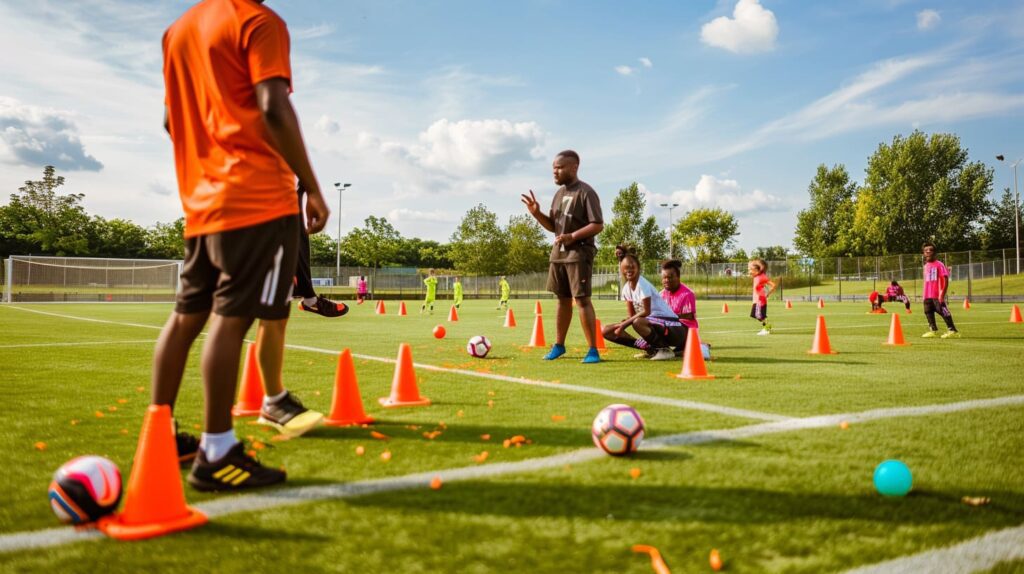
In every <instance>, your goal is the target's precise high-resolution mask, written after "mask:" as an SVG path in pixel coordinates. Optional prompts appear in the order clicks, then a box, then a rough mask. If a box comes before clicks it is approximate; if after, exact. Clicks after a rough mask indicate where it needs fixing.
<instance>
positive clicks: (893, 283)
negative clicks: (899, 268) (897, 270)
mask: <svg viewBox="0 0 1024 574" xmlns="http://www.w3.org/2000/svg"><path fill="white" fill-rule="evenodd" d="M889 284H890V285H892V286H893V287H898V286H899V283H897V282H896V280H895V279H893V280H892V282H891V283H889Z"/></svg>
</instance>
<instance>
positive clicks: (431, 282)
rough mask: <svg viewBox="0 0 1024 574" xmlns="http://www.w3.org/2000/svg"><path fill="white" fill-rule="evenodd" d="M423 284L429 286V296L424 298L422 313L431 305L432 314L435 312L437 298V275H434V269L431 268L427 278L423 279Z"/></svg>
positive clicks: (421, 307)
mask: <svg viewBox="0 0 1024 574" xmlns="http://www.w3.org/2000/svg"><path fill="white" fill-rule="evenodd" d="M423 284H424V285H426V286H427V296H426V298H424V299H423V305H422V306H420V315H422V314H423V312H424V311H426V310H427V306H428V305H429V306H430V314H431V315H433V314H434V299H437V277H435V276H434V270H433V269H431V270H430V273H429V274H428V275H427V278H426V279H424V280H423Z"/></svg>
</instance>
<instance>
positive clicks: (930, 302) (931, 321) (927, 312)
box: [924, 299, 939, 336]
mask: <svg viewBox="0 0 1024 574" xmlns="http://www.w3.org/2000/svg"><path fill="white" fill-rule="evenodd" d="M924 316H925V318H926V319H928V327H929V329H931V331H930V332H931V333H935V332H936V331H938V330H939V326H938V325H936V324H935V299H925V300H924ZM925 335H928V333H925ZM933 336H934V335H933Z"/></svg>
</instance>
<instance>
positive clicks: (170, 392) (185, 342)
mask: <svg viewBox="0 0 1024 574" xmlns="http://www.w3.org/2000/svg"><path fill="white" fill-rule="evenodd" d="M209 315H210V313H209V311H207V312H202V313H187V314H186V313H178V312H176V311H175V312H172V313H171V316H170V317H169V318H168V319H167V323H165V324H164V328H163V330H162V331H160V338H159V339H158V340H157V342H156V350H155V351H154V353H153V387H152V389H150V392H151V402H152V404H154V405H170V407H171V410H172V411H173V410H174V403H175V402H176V401H177V399H178V389H179V388H181V379H182V376H183V374H184V372H185V363H186V362H187V361H188V353H189V350H190V349H191V348H192V342H193V341H195V340H196V337H198V336H199V333H200V332H202V330H203V326H204V325H205V324H206V319H207V317H209Z"/></svg>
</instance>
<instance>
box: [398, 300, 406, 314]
mask: <svg viewBox="0 0 1024 574" xmlns="http://www.w3.org/2000/svg"><path fill="white" fill-rule="evenodd" d="M398 314H399V315H405V301H402V302H401V303H399V304H398Z"/></svg>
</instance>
